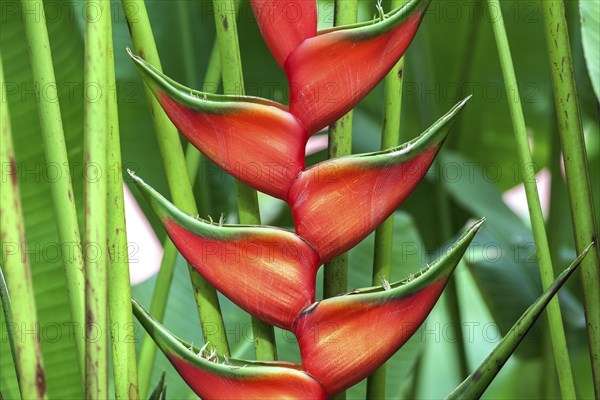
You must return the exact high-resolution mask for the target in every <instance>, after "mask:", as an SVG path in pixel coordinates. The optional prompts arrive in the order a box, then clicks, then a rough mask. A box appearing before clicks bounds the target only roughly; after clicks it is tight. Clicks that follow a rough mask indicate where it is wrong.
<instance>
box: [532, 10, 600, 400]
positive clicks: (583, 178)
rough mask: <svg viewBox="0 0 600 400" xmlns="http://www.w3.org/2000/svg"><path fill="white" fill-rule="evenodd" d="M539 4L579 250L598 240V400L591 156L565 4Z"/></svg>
mask: <svg viewBox="0 0 600 400" xmlns="http://www.w3.org/2000/svg"><path fill="white" fill-rule="evenodd" d="M540 5H541V9H542V15H543V18H544V28H545V34H546V45H547V49H548V58H549V61H550V72H551V77H552V89H553V92H554V104H555V110H556V118H557V121H558V131H559V135H560V141H561V147H562V152H563V156H564V163H565V173H566V175H567V189H568V192H569V200H570V205H571V219H572V220H573V230H574V235H575V247H576V250H577V252H579V253H581V252H582V251H583V249H584V248H585V247H586V246H587V245H588V243H590V242H592V241H593V240H596V243H595V244H594V246H593V247H592V248H591V249H590V252H589V255H588V256H587V257H586V258H585V259H584V260H583V261H582V264H581V279H582V286H583V299H584V306H585V307H584V308H585V318H586V323H587V334H588V341H589V349H590V350H589V351H590V358H591V364H592V375H593V384H594V392H595V394H596V397H599V396H600V366H599V365H598V360H599V359H600V313H599V312H598V304H600V267H599V265H600V248H599V245H598V241H597V238H598V232H597V231H596V229H597V228H596V227H597V225H596V218H595V214H594V205H593V204H594V203H593V201H592V191H591V188H590V175H589V171H588V161H587V153H586V148H585V140H584V136H583V127H582V124H581V115H580V112H579V100H578V97H577V87H576V84H575V75H574V72H573V59H572V57H571V44H570V42H569V32H568V27H567V20H566V18H565V4H564V2H563V1H562V0H549V1H541V2H540Z"/></svg>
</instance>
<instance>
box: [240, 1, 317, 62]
mask: <svg viewBox="0 0 600 400" xmlns="http://www.w3.org/2000/svg"><path fill="white" fill-rule="evenodd" d="M250 4H251V5H252V10H253V11H254V15H255V16H256V20H257V21H258V26H259V28H260V31H261V33H262V35H263V37H264V39H265V42H266V43H267V46H268V47H269V50H270V51H271V54H273V57H275V60H276V61H277V62H278V63H279V65H280V66H281V67H282V68H283V66H284V64H285V60H286V59H287V57H288V55H289V54H290V53H291V52H292V50H294V49H295V48H296V47H298V45H299V44H300V43H302V42H303V41H304V40H306V39H308V38H311V37H314V36H316V35H317V4H316V1H315V0H275V1H274V0H251V1H250Z"/></svg>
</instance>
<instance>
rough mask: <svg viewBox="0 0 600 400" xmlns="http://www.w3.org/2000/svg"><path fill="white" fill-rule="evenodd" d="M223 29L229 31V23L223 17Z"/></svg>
mask: <svg viewBox="0 0 600 400" xmlns="http://www.w3.org/2000/svg"><path fill="white" fill-rule="evenodd" d="M223 29H225V30H227V29H229V21H227V17H226V16H224V17H223Z"/></svg>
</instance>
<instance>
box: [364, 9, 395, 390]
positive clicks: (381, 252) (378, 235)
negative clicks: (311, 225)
mask: <svg viewBox="0 0 600 400" xmlns="http://www.w3.org/2000/svg"><path fill="white" fill-rule="evenodd" d="M401 4H402V1H400V0H394V1H393V2H392V9H393V8H396V7H399V6H400V5H401ZM403 72H404V58H401V59H400V61H398V63H397V64H396V65H395V66H394V67H393V68H392V69H391V70H390V72H389V73H388V74H387V76H386V78H385V81H384V100H383V102H384V110H383V128H382V132H381V149H382V150H384V149H389V148H390V147H395V146H398V145H399V144H400V115H401V110H402V75H403ZM393 239H394V215H393V214H392V215H391V216H390V217H389V218H388V219H386V220H385V221H384V222H383V223H382V224H381V225H380V226H379V228H377V230H376V231H375V248H374V255H373V276H372V281H371V282H372V284H373V285H374V286H377V285H381V283H382V281H383V280H387V281H388V282H389V281H390V280H391V275H392V247H393ZM386 371H387V368H386V364H382V365H381V366H380V367H379V368H377V370H375V372H373V374H372V375H371V376H369V378H368V379H367V398H369V399H385V381H386Z"/></svg>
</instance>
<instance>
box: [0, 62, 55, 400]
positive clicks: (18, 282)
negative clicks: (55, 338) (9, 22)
mask: <svg viewBox="0 0 600 400" xmlns="http://www.w3.org/2000/svg"><path fill="white" fill-rule="evenodd" d="M0 89H1V90H2V92H4V93H5V90H6V89H5V81H4V71H3V67H2V59H1V57H0ZM0 144H1V146H0V162H1V163H2V165H8V166H10V177H7V179H2V180H0V211H1V212H0V237H1V241H2V243H1V245H2V270H3V273H4V275H5V276H6V281H7V282H6V283H7V286H8V294H9V295H10V296H11V297H12V299H13V300H14V301H13V303H12V313H11V315H10V316H9V317H8V318H6V323H7V324H9V323H11V321H12V326H10V327H9V328H8V329H7V331H8V332H11V331H13V330H14V333H13V335H15V337H14V338H13V344H14V350H15V353H16V354H14V355H13V360H14V362H15V365H16V370H17V378H18V380H19V390H20V392H21V397H22V398H23V399H45V398H46V383H45V377H44V376H45V374H44V366H43V361H42V352H41V348H40V342H39V337H40V332H39V324H38V320H37V312H36V308H35V298H34V292H33V286H32V283H31V269H30V268H29V260H28V257H27V254H28V253H27V250H26V249H25V247H26V239H25V225H24V220H23V211H22V209H21V196H20V194H19V179H18V174H17V170H16V163H15V155H14V151H13V142H12V133H11V128H10V114H9V111H8V103H7V102H6V100H5V99H2V101H1V102H0ZM4 297H6V296H3V300H4ZM10 311H11V310H10V307H6V305H4V312H5V313H7V312H9V313H10ZM32 330H33V331H34V332H35V334H34V335H31V331H32Z"/></svg>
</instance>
